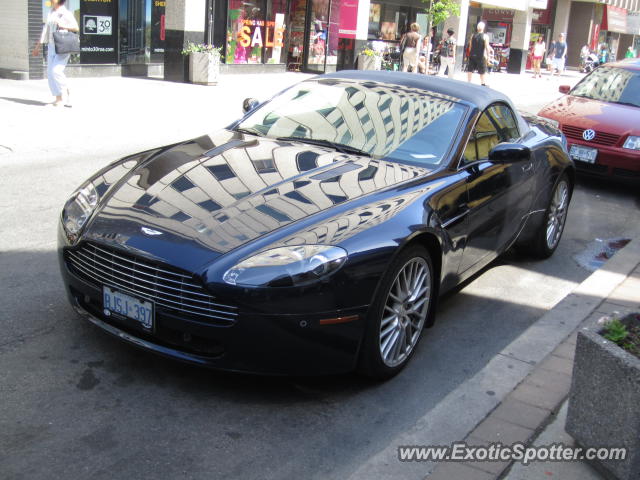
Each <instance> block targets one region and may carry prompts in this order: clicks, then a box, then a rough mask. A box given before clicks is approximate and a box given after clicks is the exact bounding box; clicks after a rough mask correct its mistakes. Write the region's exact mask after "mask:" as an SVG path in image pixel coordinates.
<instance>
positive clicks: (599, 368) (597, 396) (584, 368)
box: [566, 313, 640, 479]
mask: <svg viewBox="0 0 640 480" xmlns="http://www.w3.org/2000/svg"><path fill="white" fill-rule="evenodd" d="M639 357H640V313H632V314H629V315H626V316H624V317H622V318H611V317H603V318H601V319H599V320H598V321H597V322H594V323H592V324H590V325H587V326H586V327H585V328H583V329H582V330H580V332H579V333H578V341H577V344H576V352H575V362H574V366H573V378H572V381H571V390H570V392H569V408H568V412H567V424H566V431H567V433H569V434H570V435H571V436H572V437H573V438H574V439H575V441H576V442H577V443H578V444H579V445H580V446H582V447H583V448H591V447H596V448H598V449H600V448H602V447H612V448H622V449H626V452H625V458H624V459H618V460H613V459H600V458H597V459H594V460H593V462H594V465H595V466H596V467H598V468H603V469H604V470H605V471H606V473H608V474H613V475H614V476H615V477H616V478H619V479H631V478H634V479H637V478H638V475H639V473H640V408H638V402H639V401H640V358H639Z"/></svg>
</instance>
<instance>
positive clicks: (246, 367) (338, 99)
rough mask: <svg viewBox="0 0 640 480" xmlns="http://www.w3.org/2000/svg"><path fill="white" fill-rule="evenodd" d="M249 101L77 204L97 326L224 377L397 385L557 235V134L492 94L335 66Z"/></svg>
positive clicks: (118, 169) (69, 252) (66, 227)
mask: <svg viewBox="0 0 640 480" xmlns="http://www.w3.org/2000/svg"><path fill="white" fill-rule="evenodd" d="M244 109H245V112H246V115H245V116H244V117H243V118H242V119H241V120H239V121H237V122H235V123H234V124H232V125H230V126H229V127H228V128H226V129H224V130H221V131H219V132H217V133H214V134H212V135H208V136H204V137H200V138H196V139H195V140H191V141H188V142H184V143H180V144H177V145H171V146H166V147H162V148H158V149H155V150H150V151H146V152H142V153H139V154H136V155H132V156H129V157H126V158H123V159H121V160H118V161H117V162H114V163H112V164H111V165H109V166H108V167H106V168H104V169H102V170H101V171H100V172H98V173H97V174H96V175H94V176H93V177H91V178H90V179H89V180H88V181H86V182H85V183H84V184H83V185H82V186H81V187H80V188H79V189H78V190H77V191H76V192H75V193H74V194H73V195H72V196H71V198H70V199H69V201H68V202H67V203H66V204H65V206H64V210H63V211H62V215H61V218H60V230H59V242H60V247H59V254H60V255H59V256H60V266H61V270H62V276H63V279H64V283H65V286H66V289H67V292H68V295H69V299H70V301H71V303H72V304H73V305H74V307H75V308H76V309H77V310H78V311H79V312H81V313H82V314H84V315H86V316H87V317H88V319H89V320H90V321H91V322H93V323H94V324H95V325H97V326H98V327H100V328H101V329H103V330H105V331H107V332H109V333H111V334H113V335H115V336H117V337H118V338H120V339H122V340H124V341H126V342H129V343H131V344H133V345H136V346H139V347H142V348H144V349H147V350H150V351H152V352H156V353H159V354H162V355H166V356H169V357H172V358H175V359H178V360H183V361H187V362H191V363H195V364H200V365H205V366H209V367H213V368H220V369H225V370H235V371H244V372H258V373H266V374H308V373H335V372H344V371H350V370H354V369H358V370H359V371H361V372H363V373H365V374H367V375H370V376H373V377H377V378H385V377H389V376H391V375H394V374H395V373H397V372H398V371H399V370H400V369H402V367H404V365H406V363H407V362H408V360H409V359H410V358H411V354H412V353H413V351H414V350H415V348H416V345H417V344H418V340H419V339H420V335H421V333H422V330H423V329H424V327H425V326H430V325H431V324H432V323H433V321H434V313H435V306H436V301H437V299H438V296H439V295H440V294H442V293H443V292H445V291H446V290H449V289H451V288H453V287H455V286H456V285H458V284H459V283H460V282H462V281H464V280H465V279H467V278H469V277H470V276H471V275H473V274H474V273H476V272H478V271H479V270H480V269H481V268H482V267H484V266H486V265H487V264H488V263H489V262H491V261H492V260H494V259H495V258H496V257H497V256H498V255H500V254H501V253H502V252H504V251H505V250H506V249H508V248H510V247H511V246H512V245H514V244H516V243H517V244H518V245H519V246H521V247H522V249H523V250H525V251H528V252H529V253H530V254H532V255H535V256H538V257H542V258H544V257H548V256H550V255H551V254H552V253H553V252H554V250H555V249H556V247H557V245H558V242H559V241H560V237H561V235H562V231H563V227H564V224H565V220H566V215H567V209H568V206H569V201H570V198H571V192H572V187H573V182H574V167H573V164H572V162H571V160H570V159H569V158H568V156H567V152H566V143H565V140H564V137H563V136H562V134H561V133H560V132H559V131H558V130H557V129H556V128H555V127H554V126H553V125H552V124H551V123H549V122H548V121H545V120H543V119H540V118H526V119H525V118H523V117H522V116H521V115H520V114H518V112H517V111H516V110H515V109H514V108H513V105H512V104H511V102H510V101H509V99H508V98H506V97H504V96H503V95H501V94H500V93H498V92H496V91H493V90H491V89H488V88H486V87H476V86H473V85H471V84H467V83H461V82H457V81H452V80H448V79H440V78H432V77H428V76H422V75H413V74H401V73H397V72H339V73H337V74H328V75H322V76H318V77H314V78H312V79H310V80H306V81H304V82H302V83H299V84H297V85H295V86H293V87H291V88H289V89H287V90H285V91H283V92H282V93H280V94H278V95H276V96H275V97H274V98H273V99H271V100H270V101H268V102H265V103H262V104H259V103H258V102H257V101H254V100H251V99H248V100H247V101H245V105H244Z"/></svg>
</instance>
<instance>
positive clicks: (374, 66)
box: [358, 48, 382, 70]
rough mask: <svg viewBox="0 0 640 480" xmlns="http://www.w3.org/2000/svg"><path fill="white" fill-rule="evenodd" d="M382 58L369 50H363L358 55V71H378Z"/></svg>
mask: <svg viewBox="0 0 640 480" xmlns="http://www.w3.org/2000/svg"><path fill="white" fill-rule="evenodd" d="M381 68H382V57H381V56H380V54H379V53H378V52H376V51H375V50H373V49H371V48H365V49H364V50H362V51H361V52H360V54H359V55H358V70H380V69H381Z"/></svg>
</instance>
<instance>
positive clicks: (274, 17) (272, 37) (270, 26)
mask: <svg viewBox="0 0 640 480" xmlns="http://www.w3.org/2000/svg"><path fill="white" fill-rule="evenodd" d="M286 10H287V1H286V0H273V1H272V3H271V11H270V14H269V20H268V21H267V22H266V24H265V28H264V38H263V40H264V46H265V59H264V62H265V63H284V40H285V33H286V24H285V12H286Z"/></svg>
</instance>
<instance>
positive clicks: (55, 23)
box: [31, 0, 79, 107]
mask: <svg viewBox="0 0 640 480" xmlns="http://www.w3.org/2000/svg"><path fill="white" fill-rule="evenodd" d="M65 3H66V0H51V12H49V16H48V17H47V23H46V24H45V26H44V28H43V29H42V35H40V41H39V42H38V43H36V46H35V47H34V48H33V51H32V52H31V53H32V54H33V56H34V57H37V56H39V55H40V46H41V45H42V44H45V43H46V44H48V45H49V47H48V48H47V79H48V80H49V89H50V90H51V94H52V95H53V96H54V97H56V99H55V101H54V102H53V103H52V104H51V105H53V106H55V107H59V106H61V105H65V106H68V107H70V106H71V102H70V99H69V97H70V95H69V87H68V85H67V77H66V76H65V74H64V68H65V67H66V66H67V63H68V62H69V57H70V56H71V54H69V53H64V54H61V55H58V54H57V53H56V48H55V43H54V41H53V32H55V31H56V30H69V31H71V32H77V31H78V30H79V28H78V22H76V19H75V17H74V16H73V14H72V13H71V12H70V11H69V10H67V8H66V7H65V6H64V4H65ZM63 94H65V95H66V96H67V100H66V102H63V99H62V95H63Z"/></svg>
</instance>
